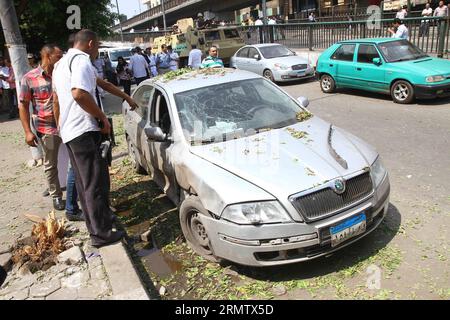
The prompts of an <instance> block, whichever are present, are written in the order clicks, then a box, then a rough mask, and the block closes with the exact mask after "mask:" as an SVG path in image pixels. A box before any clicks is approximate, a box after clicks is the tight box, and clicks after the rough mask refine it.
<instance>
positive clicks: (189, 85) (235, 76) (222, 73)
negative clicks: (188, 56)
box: [142, 68, 262, 94]
mask: <svg viewBox="0 0 450 320" xmlns="http://www.w3.org/2000/svg"><path fill="white" fill-rule="evenodd" d="M179 71H180V70H178V72H179ZM186 71H187V70H186ZM172 74H173V73H172ZM165 76H166V77H165ZM258 78H262V77H261V76H259V75H257V74H256V73H253V72H249V71H245V70H237V69H231V68H208V69H200V70H192V71H187V72H184V73H182V74H180V75H178V76H175V77H174V78H172V77H170V78H169V79H170V80H169V79H167V74H166V75H161V76H158V77H155V78H152V79H148V80H145V81H144V82H142V83H143V84H157V85H159V86H161V87H162V88H167V89H170V90H171V91H172V92H173V93H174V94H176V93H179V92H184V91H189V90H193V89H198V88H204V87H209V86H214V85H220V84H223V83H229V82H234V81H240V80H248V79H258Z"/></svg>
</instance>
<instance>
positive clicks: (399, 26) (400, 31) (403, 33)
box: [388, 18, 409, 39]
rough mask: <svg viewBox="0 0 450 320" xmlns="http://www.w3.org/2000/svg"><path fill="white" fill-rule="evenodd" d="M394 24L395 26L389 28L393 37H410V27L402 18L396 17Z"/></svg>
mask: <svg viewBox="0 0 450 320" xmlns="http://www.w3.org/2000/svg"><path fill="white" fill-rule="evenodd" d="M392 26H393V28H389V29H388V31H389V32H390V33H391V34H392V38H399V39H408V37H409V31H408V28H407V27H406V26H405V25H404V24H403V22H402V21H401V20H400V19H398V18H395V19H394V22H393V23H392ZM395 30H397V31H395Z"/></svg>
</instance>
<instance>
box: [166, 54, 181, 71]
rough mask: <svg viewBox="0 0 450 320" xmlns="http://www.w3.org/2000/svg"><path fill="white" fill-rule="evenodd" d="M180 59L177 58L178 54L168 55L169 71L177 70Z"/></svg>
mask: <svg viewBox="0 0 450 320" xmlns="http://www.w3.org/2000/svg"><path fill="white" fill-rule="evenodd" d="M179 59H180V57H179V56H178V53H176V52H173V51H172V53H171V54H170V62H169V65H170V70H177V69H178V60H179Z"/></svg>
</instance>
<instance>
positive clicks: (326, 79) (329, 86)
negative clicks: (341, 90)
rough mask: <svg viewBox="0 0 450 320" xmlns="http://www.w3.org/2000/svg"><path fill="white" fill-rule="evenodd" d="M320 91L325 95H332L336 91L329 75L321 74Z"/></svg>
mask: <svg viewBox="0 0 450 320" xmlns="http://www.w3.org/2000/svg"><path fill="white" fill-rule="evenodd" d="M320 89H322V92H325V93H333V92H334V91H336V82H335V81H334V79H333V77H332V76H330V75H329V74H323V75H322V76H321V77H320Z"/></svg>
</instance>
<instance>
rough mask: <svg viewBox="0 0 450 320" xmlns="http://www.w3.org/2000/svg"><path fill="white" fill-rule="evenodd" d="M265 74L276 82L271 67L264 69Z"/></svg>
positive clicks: (265, 76)
mask: <svg viewBox="0 0 450 320" xmlns="http://www.w3.org/2000/svg"><path fill="white" fill-rule="evenodd" d="M263 76H264V78H267V79H269V80H270V81H272V82H275V79H274V77H273V73H272V71H270V70H269V69H266V70H264V72H263Z"/></svg>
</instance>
